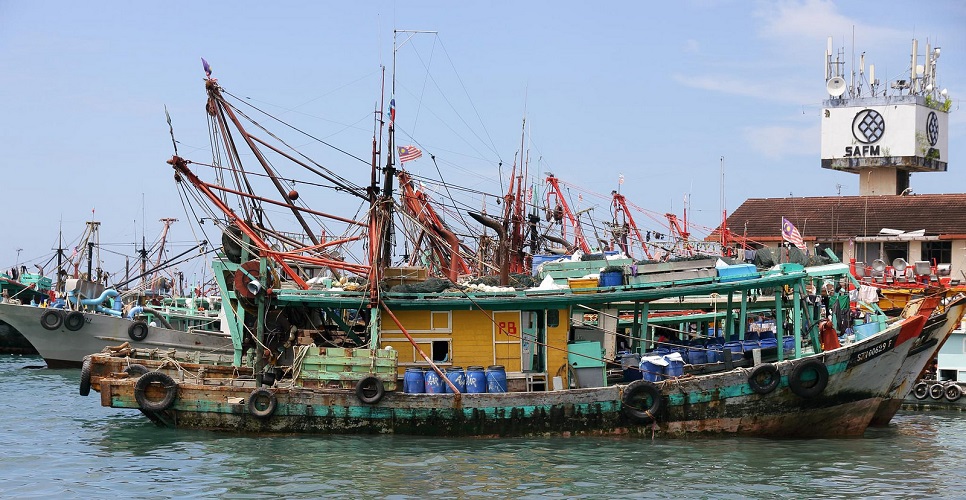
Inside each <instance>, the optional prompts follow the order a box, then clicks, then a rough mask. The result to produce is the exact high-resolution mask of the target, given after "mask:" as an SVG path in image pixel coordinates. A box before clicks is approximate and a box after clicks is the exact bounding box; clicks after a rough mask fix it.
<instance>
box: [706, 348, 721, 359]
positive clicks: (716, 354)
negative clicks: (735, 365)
mask: <svg viewBox="0 0 966 500" xmlns="http://www.w3.org/2000/svg"><path fill="white" fill-rule="evenodd" d="M721 359H722V358H721V346H720V345H710V346H708V363H717V362H719V361H721Z"/></svg>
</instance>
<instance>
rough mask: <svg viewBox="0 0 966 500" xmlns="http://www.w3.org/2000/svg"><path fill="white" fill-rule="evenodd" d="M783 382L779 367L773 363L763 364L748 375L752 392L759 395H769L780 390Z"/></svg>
mask: <svg viewBox="0 0 966 500" xmlns="http://www.w3.org/2000/svg"><path fill="white" fill-rule="evenodd" d="M781 381H782V376H781V374H779V373H778V367H776V366H775V365H773V364H771V363H765V364H761V365H758V366H756V367H755V369H754V370H752V371H751V374H750V375H748V385H749V386H751V390H752V391H755V392H756V393H758V394H768V393H769V392H771V391H774V390H775V389H777V388H778V384H780V383H781Z"/></svg>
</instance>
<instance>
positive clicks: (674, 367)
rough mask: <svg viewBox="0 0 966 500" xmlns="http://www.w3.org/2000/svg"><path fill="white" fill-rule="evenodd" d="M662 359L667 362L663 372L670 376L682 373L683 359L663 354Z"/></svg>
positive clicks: (677, 375) (678, 375)
mask: <svg viewBox="0 0 966 500" xmlns="http://www.w3.org/2000/svg"><path fill="white" fill-rule="evenodd" d="M664 361H667V362H668V365H667V366H665V367H664V374H665V375H666V376H667V377H668V378H670V377H680V376H681V375H684V361H678V360H676V359H670V358H669V357H667V356H664Z"/></svg>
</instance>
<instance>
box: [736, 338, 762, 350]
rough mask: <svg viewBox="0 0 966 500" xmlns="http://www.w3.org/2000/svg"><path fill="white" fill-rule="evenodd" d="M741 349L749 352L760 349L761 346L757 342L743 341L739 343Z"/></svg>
mask: <svg viewBox="0 0 966 500" xmlns="http://www.w3.org/2000/svg"><path fill="white" fill-rule="evenodd" d="M741 348H742V350H743V351H745V352H751V351H752V350H753V349H760V348H761V344H760V343H758V341H757V340H743V341H742V342H741Z"/></svg>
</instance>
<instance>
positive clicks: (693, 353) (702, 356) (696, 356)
mask: <svg viewBox="0 0 966 500" xmlns="http://www.w3.org/2000/svg"><path fill="white" fill-rule="evenodd" d="M687 359H688V363H691V364H692V365H703V364H705V363H707V362H708V351H706V350H704V349H697V348H696V349H688V358H687Z"/></svg>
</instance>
